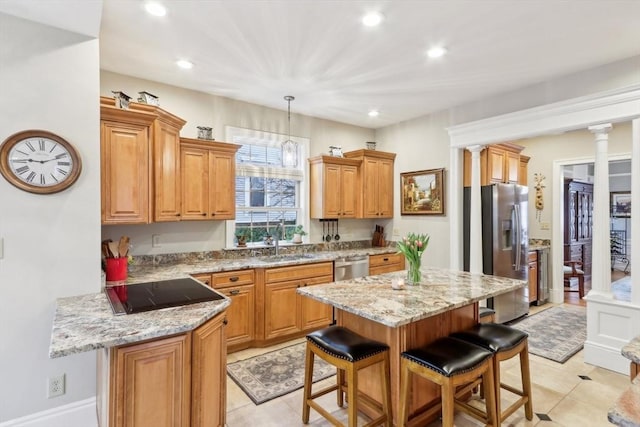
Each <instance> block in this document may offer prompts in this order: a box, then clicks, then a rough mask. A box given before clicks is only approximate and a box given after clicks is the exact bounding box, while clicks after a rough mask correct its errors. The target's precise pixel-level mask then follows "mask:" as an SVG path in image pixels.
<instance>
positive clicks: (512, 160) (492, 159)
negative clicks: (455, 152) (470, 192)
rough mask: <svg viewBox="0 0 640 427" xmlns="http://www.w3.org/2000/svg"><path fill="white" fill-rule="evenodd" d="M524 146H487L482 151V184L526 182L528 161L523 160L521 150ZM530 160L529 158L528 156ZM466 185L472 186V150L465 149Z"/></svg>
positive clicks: (507, 144)
mask: <svg viewBox="0 0 640 427" xmlns="http://www.w3.org/2000/svg"><path fill="white" fill-rule="evenodd" d="M523 149H524V147H522V146H520V145H516V144H512V143H501V144H494V145H489V146H487V147H486V148H485V149H484V150H482V152H481V153H480V185H491V184H496V183H507V184H523V180H524V184H526V179H527V171H526V166H527V163H526V162H525V163H523V162H521V159H520V152H521V151H522V150H523ZM527 161H528V158H527ZM463 182H464V186H465V187H470V186H471V152H470V151H468V150H465V151H464V176H463Z"/></svg>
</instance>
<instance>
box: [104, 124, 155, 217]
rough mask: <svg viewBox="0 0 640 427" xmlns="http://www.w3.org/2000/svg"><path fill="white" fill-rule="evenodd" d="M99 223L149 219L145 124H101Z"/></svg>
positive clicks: (146, 134)
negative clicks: (100, 219)
mask: <svg viewBox="0 0 640 427" xmlns="http://www.w3.org/2000/svg"><path fill="white" fill-rule="evenodd" d="M100 133H101V144H100V162H101V198H102V223H103V224H144V223H148V222H149V126H148V125H141V124H127V123H115V122H111V121H102V123H101V131H100Z"/></svg>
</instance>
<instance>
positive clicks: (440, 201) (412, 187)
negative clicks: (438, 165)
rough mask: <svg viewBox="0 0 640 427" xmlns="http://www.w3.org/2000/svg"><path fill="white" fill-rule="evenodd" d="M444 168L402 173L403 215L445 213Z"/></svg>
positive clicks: (401, 211)
mask: <svg viewBox="0 0 640 427" xmlns="http://www.w3.org/2000/svg"><path fill="white" fill-rule="evenodd" d="M444 192H445V189H444V168H442V169H427V170H423V171H417V172H403V173H401V174H400V197H401V199H400V214H401V215H444V212H445V203H444Z"/></svg>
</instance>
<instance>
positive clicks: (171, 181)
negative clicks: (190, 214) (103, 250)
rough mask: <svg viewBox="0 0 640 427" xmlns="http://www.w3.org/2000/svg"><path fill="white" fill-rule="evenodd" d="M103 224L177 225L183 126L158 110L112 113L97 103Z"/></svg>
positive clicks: (108, 105)
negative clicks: (167, 223)
mask: <svg viewBox="0 0 640 427" xmlns="http://www.w3.org/2000/svg"><path fill="white" fill-rule="evenodd" d="M100 122H101V138H100V141H101V144H100V146H101V150H100V151H101V153H100V154H101V158H100V159H101V184H102V185H101V190H102V191H101V195H102V223H103V224H140V223H149V222H152V221H156V222H161V221H179V220H180V216H181V192H182V188H181V184H180V155H179V147H180V130H181V129H182V127H183V126H184V124H185V123H186V122H185V121H184V120H182V119H181V118H179V117H178V116H175V115H173V114H171V113H169V112H168V111H165V110H163V109H161V108H160V107H157V106H153V105H148V104H139V103H131V104H130V107H129V109H127V110H123V109H120V108H116V107H115V102H114V99H113V98H108V97H101V98H100Z"/></svg>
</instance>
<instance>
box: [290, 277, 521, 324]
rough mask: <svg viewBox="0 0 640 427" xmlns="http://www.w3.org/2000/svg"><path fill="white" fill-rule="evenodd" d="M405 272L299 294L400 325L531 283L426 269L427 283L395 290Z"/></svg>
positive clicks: (300, 290) (384, 322) (425, 281)
mask: <svg viewBox="0 0 640 427" xmlns="http://www.w3.org/2000/svg"><path fill="white" fill-rule="evenodd" d="M406 274H407V273H406V271H399V272H394V273H386V274H381V275H378V276H368V277H362V278H358V279H353V280H344V281H339V282H334V283H331V284H323V285H315V286H307V287H304V288H298V290H297V291H298V293H300V294H302V295H305V296H308V297H311V298H313V299H316V300H318V301H321V302H324V303H327V304H331V305H333V306H334V307H336V308H339V309H341V310H344V311H347V312H349V313H353V314H356V315H358V316H361V317H364V318H366V319H369V320H373V321H375V322H378V323H381V324H383V325H386V326H390V327H398V326H402V325H406V324H409V323H411V322H415V321H418V320H420V319H424V318H427V317H430V316H434V315H437V314H440V313H443V312H446V311H450V310H452V309H455V308H458V307H462V306H465V305H468V304H471V303H474V302H477V301H480V300H483V299H486V298H489V297H493V296H496V295H500V294H502V293H506V292H509V291H512V290H515V289H519V288H521V287H523V286H525V285H526V284H527V282H525V281H523V280H515V279H507V278H503V277H496V276H487V275H484V274H471V273H466V272H463V271H453V270H446V269H439V268H430V267H423V268H422V282H423V283H422V284H420V285H419V286H409V285H405V287H404V289H402V290H394V289H392V288H391V283H392V282H393V281H394V280H397V279H401V278H402V279H404V278H405V277H406Z"/></svg>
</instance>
